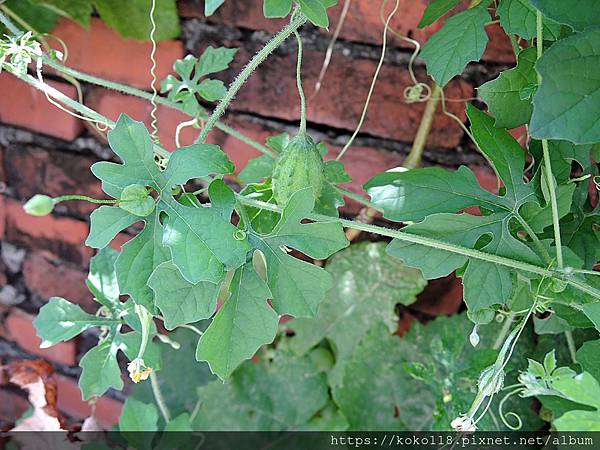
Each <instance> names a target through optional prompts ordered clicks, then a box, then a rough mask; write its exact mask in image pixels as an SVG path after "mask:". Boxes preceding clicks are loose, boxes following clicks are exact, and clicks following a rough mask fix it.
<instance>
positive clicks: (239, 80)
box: [198, 14, 306, 142]
mask: <svg viewBox="0 0 600 450" xmlns="http://www.w3.org/2000/svg"><path fill="white" fill-rule="evenodd" d="M305 22H306V17H305V16H304V15H303V14H297V15H295V17H293V19H292V21H291V22H290V23H289V24H288V25H286V26H285V28H283V30H281V31H280V32H279V33H277V34H276V35H275V36H274V37H273V39H271V40H270V41H269V42H267V44H266V45H265V46H264V47H263V48H262V49H261V50H260V51H259V52H258V53H257V54H256V55H254V57H253V58H252V59H251V60H250V62H249V63H248V64H247V65H246V67H244V68H243V69H242V71H241V72H240V73H239V75H238V76H237V77H236V78H235V80H233V82H232V83H231V85H230V86H229V89H228V90H227V93H226V94H225V96H224V97H223V99H222V100H221V101H220V102H219V104H218V105H217V107H216V108H215V110H214V111H213V113H212V114H211V116H210V117H209V118H208V120H207V121H206V124H205V125H204V128H203V129H202V133H200V136H199V137H198V142H204V141H205V140H206V137H207V136H208V133H210V132H211V131H212V129H213V128H214V126H215V125H216V123H217V121H218V120H219V119H220V118H221V116H222V115H223V114H224V113H225V110H226V109H227V107H228V106H229V104H230V103H231V101H232V100H233V99H234V98H235V96H236V95H237V93H238V92H239V90H240V89H241V88H242V86H243V85H244V83H246V80H248V78H250V75H252V73H253V72H254V71H255V70H256V68H257V67H258V66H259V65H260V64H261V63H262V62H263V61H264V60H265V59H267V58H268V56H269V55H270V54H271V53H272V52H273V50H275V49H276V48H277V47H279V46H280V45H281V44H282V43H283V42H284V41H285V40H286V39H287V38H288V37H290V35H291V34H292V33H294V31H296V30H297V29H298V28H300V27H301V26H302V25H304V23H305Z"/></svg>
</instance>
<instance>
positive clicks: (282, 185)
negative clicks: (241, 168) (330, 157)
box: [273, 133, 325, 206]
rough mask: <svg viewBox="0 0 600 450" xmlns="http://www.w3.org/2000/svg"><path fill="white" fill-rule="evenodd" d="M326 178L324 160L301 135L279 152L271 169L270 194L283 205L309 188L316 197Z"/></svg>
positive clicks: (307, 137)
mask: <svg viewBox="0 0 600 450" xmlns="http://www.w3.org/2000/svg"><path fill="white" fill-rule="evenodd" d="M324 182H325V175H324V173H323V157H322V156H321V154H320V153H319V150H318V149H317V146H316V144H315V142H314V141H313V140H312V138H311V137H310V136H308V135H306V134H304V133H300V134H299V135H298V136H296V137H295V138H293V139H292V140H291V141H290V142H289V143H288V145H286V147H285V148H284V149H283V152H281V156H280V157H279V160H278V161H277V164H275V169H274V170H273V195H274V197H275V200H276V201H277V203H278V204H279V205H281V206H283V205H285V204H286V203H287V201H288V200H289V198H290V197H291V196H292V194H293V193H294V192H296V191H299V190H300V189H304V188H307V187H311V188H312V189H313V193H314V196H315V198H318V197H319V195H321V190H322V189H323V183H324Z"/></svg>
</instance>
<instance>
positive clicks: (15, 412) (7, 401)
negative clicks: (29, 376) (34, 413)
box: [0, 387, 30, 429]
mask: <svg viewBox="0 0 600 450" xmlns="http://www.w3.org/2000/svg"><path fill="white" fill-rule="evenodd" d="M29 406H30V405H29V402H28V401H27V397H26V395H25V394H24V393H23V395H19V393H18V392H17V389H16V388H15V389H14V390H13V389H9V388H7V387H2V388H0V427H2V428H3V429H5V427H9V426H12V425H13V424H14V423H15V422H16V421H17V420H18V419H19V418H20V417H21V416H22V415H23V414H24V413H25V411H27V410H28V409H29Z"/></svg>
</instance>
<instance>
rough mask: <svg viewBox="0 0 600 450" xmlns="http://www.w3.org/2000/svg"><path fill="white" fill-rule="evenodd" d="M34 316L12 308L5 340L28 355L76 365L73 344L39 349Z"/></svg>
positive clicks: (67, 343) (7, 319)
mask: <svg viewBox="0 0 600 450" xmlns="http://www.w3.org/2000/svg"><path fill="white" fill-rule="evenodd" d="M34 318H35V317H34V316H32V315H31V314H27V313H26V312H23V311H21V310H20V309H18V308H12V309H11V310H10V313H9V314H8V317H7V318H6V323H5V330H6V335H5V336H3V337H4V338H5V339H7V340H10V341H14V342H16V343H17V344H18V345H19V347H21V348H22V349H23V350H25V351H26V352H28V353H31V354H33V355H37V356H40V357H42V358H44V359H48V360H50V361H55V362H57V363H60V364H66V365H69V366H73V365H75V364H76V360H75V355H76V350H75V342H74V341H69V342H61V343H59V344H56V345H54V346H52V347H49V348H40V343H41V340H40V338H39V337H37V335H36V333H35V328H34V326H33V320H34Z"/></svg>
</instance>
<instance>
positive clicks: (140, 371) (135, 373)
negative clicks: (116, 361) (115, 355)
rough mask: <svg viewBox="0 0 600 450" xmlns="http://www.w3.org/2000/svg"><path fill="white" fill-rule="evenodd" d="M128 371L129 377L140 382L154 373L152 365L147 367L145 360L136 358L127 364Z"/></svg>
mask: <svg viewBox="0 0 600 450" xmlns="http://www.w3.org/2000/svg"><path fill="white" fill-rule="evenodd" d="M127 371H128V372H129V378H131V380H132V381H133V382H134V383H139V382H140V381H142V380H147V379H148V377H149V376H150V374H151V373H152V368H151V367H146V365H145V364H144V360H143V359H140V358H135V359H134V360H133V361H131V362H130V363H129V364H127Z"/></svg>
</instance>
